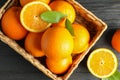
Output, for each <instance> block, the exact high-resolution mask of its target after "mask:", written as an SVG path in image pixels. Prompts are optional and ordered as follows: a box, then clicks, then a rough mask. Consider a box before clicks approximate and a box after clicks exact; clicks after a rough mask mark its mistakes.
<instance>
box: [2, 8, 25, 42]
mask: <svg viewBox="0 0 120 80" xmlns="http://www.w3.org/2000/svg"><path fill="white" fill-rule="evenodd" d="M20 11H21V8H20V7H11V8H9V9H8V10H7V11H6V12H5V14H4V15H3V17H2V20H1V27H2V30H3V32H4V33H5V34H6V35H7V36H8V37H10V38H12V39H14V40H21V39H23V38H24V37H25V36H26V34H27V30H26V29H24V27H23V26H22V25H21V23H20V18H19V15H20Z"/></svg>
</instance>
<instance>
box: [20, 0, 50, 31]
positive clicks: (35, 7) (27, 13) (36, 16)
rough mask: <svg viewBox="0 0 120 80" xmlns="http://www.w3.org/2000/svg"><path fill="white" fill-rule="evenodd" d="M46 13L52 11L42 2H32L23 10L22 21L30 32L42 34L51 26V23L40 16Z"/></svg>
mask: <svg viewBox="0 0 120 80" xmlns="http://www.w3.org/2000/svg"><path fill="white" fill-rule="evenodd" d="M45 11H51V8H50V7H49V6H48V5H47V4H45V3H43V2H40V1H33V2H30V3H28V4H26V5H25V6H24V7H23V8H22V10H21V14H20V21H21V23H22V25H23V26H24V27H25V29H27V30H28V31H30V32H41V31H43V30H45V29H46V28H48V27H50V26H51V23H48V22H46V21H43V20H42V19H41V18H40V14H41V13H43V12H45Z"/></svg>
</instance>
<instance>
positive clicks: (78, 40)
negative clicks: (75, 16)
mask: <svg viewBox="0 0 120 80" xmlns="http://www.w3.org/2000/svg"><path fill="white" fill-rule="evenodd" d="M73 29H74V32H75V36H74V48H73V54H79V53H81V52H83V51H85V50H86V49H87V48H88V46H89V41H90V33H89V32H88V30H87V29H86V28H85V27H84V26H83V25H81V24H73Z"/></svg>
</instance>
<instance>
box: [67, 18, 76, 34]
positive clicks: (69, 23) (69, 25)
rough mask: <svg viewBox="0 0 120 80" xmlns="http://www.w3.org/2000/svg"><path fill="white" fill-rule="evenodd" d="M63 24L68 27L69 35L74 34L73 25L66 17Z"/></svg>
mask: <svg viewBox="0 0 120 80" xmlns="http://www.w3.org/2000/svg"><path fill="white" fill-rule="evenodd" d="M65 26H66V28H67V29H68V31H69V32H70V33H71V35H72V36H74V35H75V34H74V30H73V27H72V23H71V22H70V21H69V20H68V19H66V21H65Z"/></svg>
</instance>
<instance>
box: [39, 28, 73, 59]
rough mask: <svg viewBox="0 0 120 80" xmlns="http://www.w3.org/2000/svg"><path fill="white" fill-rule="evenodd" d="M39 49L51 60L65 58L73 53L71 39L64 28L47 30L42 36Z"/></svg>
mask: <svg viewBox="0 0 120 80" xmlns="http://www.w3.org/2000/svg"><path fill="white" fill-rule="evenodd" d="M41 48H42V50H43V51H44V52H45V55H46V56H47V57H49V58H51V59H55V58H56V59H61V58H65V57H67V56H69V55H71V53H72V51H73V37H72V35H71V34H70V33H69V31H68V30H67V29H66V28H64V27H51V28H48V29H47V30H46V31H45V33H44V34H43V36H42V39H41Z"/></svg>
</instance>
